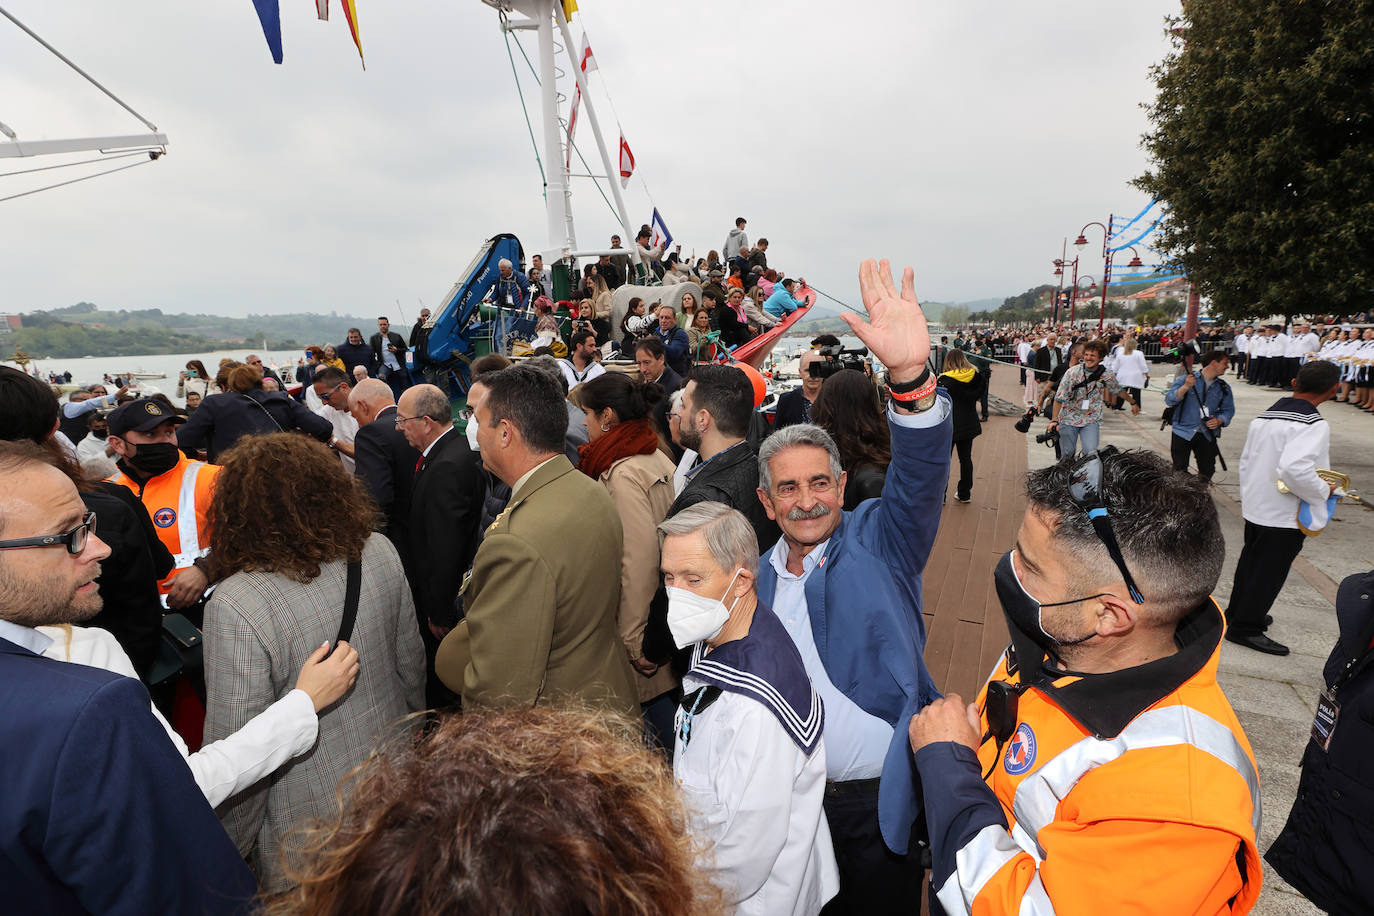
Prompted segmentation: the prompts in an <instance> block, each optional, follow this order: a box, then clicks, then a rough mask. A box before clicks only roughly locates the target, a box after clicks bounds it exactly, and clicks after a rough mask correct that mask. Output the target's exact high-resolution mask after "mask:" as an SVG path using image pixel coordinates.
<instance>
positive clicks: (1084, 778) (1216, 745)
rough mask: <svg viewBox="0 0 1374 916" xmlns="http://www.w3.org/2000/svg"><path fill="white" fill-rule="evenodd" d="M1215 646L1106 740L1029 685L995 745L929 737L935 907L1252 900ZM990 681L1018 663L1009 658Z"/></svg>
mask: <svg viewBox="0 0 1374 916" xmlns="http://www.w3.org/2000/svg"><path fill="white" fill-rule="evenodd" d="M1216 613H1217V614H1218V615H1219V613H1220V612H1219V611H1217V612H1216ZM1219 657H1220V652H1219V646H1217V647H1215V648H1214V649H1213V650H1212V654H1211V657H1210V658H1209V659H1208V660H1207V662H1206V664H1204V665H1203V666H1202V668H1201V670H1199V671H1197V672H1196V673H1195V674H1194V675H1193V676H1192V677H1190V678H1188V679H1187V680H1186V681H1184V682H1183V683H1182V684H1181V685H1180V686H1178V687H1177V688H1176V689H1175V690H1173V691H1172V692H1171V693H1169V694H1168V695H1167V696H1165V697H1164V698H1163V699H1161V700H1159V701H1158V702H1156V703H1154V704H1152V705H1151V706H1149V707H1148V708H1147V709H1145V710H1143V711H1142V712H1140V713H1139V714H1138V715H1136V716H1135V717H1134V718H1133V719H1131V720H1130V722H1129V723H1128V724H1127V725H1126V726H1125V728H1124V729H1122V730H1121V731H1120V732H1119V733H1118V734H1116V735H1115V736H1114V737H1111V738H1099V737H1096V736H1094V735H1093V734H1092V733H1091V732H1090V731H1089V730H1088V729H1086V728H1085V727H1083V726H1082V725H1081V724H1079V723H1078V722H1077V721H1076V720H1075V719H1074V718H1072V717H1071V716H1070V715H1069V714H1068V713H1067V712H1065V710H1064V709H1063V708H1061V707H1060V706H1059V705H1056V704H1055V703H1053V702H1051V700H1050V699H1049V698H1048V697H1047V696H1046V695H1045V694H1044V693H1042V692H1041V691H1040V690H1039V689H1028V690H1025V691H1024V692H1022V693H1021V695H1020V700H1019V711H1018V717H1017V727H1016V731H1015V733H1014V734H1013V735H1012V737H1011V738H1010V739H1009V740H1008V741H1007V742H1006V744H1005V745H1004V746H1003V747H1002V748H1001V749H1000V751H999V749H998V748H997V746H996V743H995V742H994V741H992V740H988V741H985V742H984V743H983V746H982V748H981V749H980V751H979V753H978V755H977V756H976V757H975V755H974V753H973V752H972V751H971V750H970V749H969V748H967V747H964V746H962V745H957V744H954V743H952V742H944V743H941V744H934V745H930V746H928V747H925V748H922V750H921V752H920V753H919V754H917V755H916V763H917V766H918V769H919V770H920V773H921V777H922V782H923V785H924V789H925V799H926V812H927V820H928V823H929V828H930V834H931V844H932V851H933V859H934V863H933V868H932V872H931V884H932V885H933V886H934V887H935V888H936V889H937V891H936V896H937V898H938V900H939V903H940V905H941V907H942V908H943V909H944V912H945V913H947V914H989V916H990V914H1001V913H1018V912H1019V913H1022V914H1026V913H1060V914H1064V913H1126V912H1130V913H1160V914H1174V913H1207V914H1214V913H1215V914H1221V913H1245V912H1248V911H1249V909H1250V908H1251V907H1252V906H1253V905H1254V903H1255V901H1256V900H1257V899H1258V897H1259V892H1260V883H1261V869H1260V860H1259V851H1258V849H1257V848H1256V845H1255V837H1256V834H1257V832H1258V830H1259V825H1260V795H1259V779H1258V777H1257V775H1256V773H1257V770H1256V767H1255V761H1254V755H1253V754H1252V752H1251V750H1250V745H1249V742H1248V741H1247V739H1246V737H1245V733H1244V732H1243V731H1242V730H1241V727H1240V724H1239V722H1238V721H1237V719H1236V717H1235V713H1234V712H1233V711H1232V709H1231V706H1230V704H1229V703H1228V702H1227V700H1226V697H1225V695H1224V694H1223V693H1222V691H1221V688H1220V687H1219V686H1218V684H1217V681H1216V671H1217V663H1218V660H1219ZM1147 667H1148V666H1141V668H1140V669H1134V670H1135V671H1141V670H1143V669H1144V668H1147ZM992 679H993V680H1001V681H1006V682H1008V683H1013V684H1014V683H1017V682H1018V679H1019V674H1018V675H1010V674H1008V671H1007V662H1006V659H1005V657H1004V658H1003V660H1002V662H1001V663H999V665H998V667H997V670H996V671H995V672H994V674H993V677H992ZM1076 680H1077V678H1075V677H1066V678H1062V679H1061V680H1060V681H1057V682H1056V686H1062V684H1063V683H1068V682H1073V681H1076ZM986 694H987V688H986V687H985V688H984V689H983V691H982V693H981V694H980V696H979V707H980V708H981V709H986V706H985V705H984V700H985V698H986ZM983 728H984V729H985V730H986V728H987V723H986V720H985V721H984V724H983ZM989 768H991V769H992V772H991V775H990V777H989V779H988V781H987V782H984V781H983V779H982V774H983V773H985V772H987V771H988V770H989ZM989 787H990V791H989Z"/></svg>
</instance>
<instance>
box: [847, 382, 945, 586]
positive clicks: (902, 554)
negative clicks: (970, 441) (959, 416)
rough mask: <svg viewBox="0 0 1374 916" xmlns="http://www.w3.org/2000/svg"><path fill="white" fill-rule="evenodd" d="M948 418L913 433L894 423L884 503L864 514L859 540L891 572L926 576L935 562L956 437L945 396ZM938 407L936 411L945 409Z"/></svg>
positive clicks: (938, 395) (890, 427)
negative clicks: (933, 549)
mask: <svg viewBox="0 0 1374 916" xmlns="http://www.w3.org/2000/svg"><path fill="white" fill-rule="evenodd" d="M936 397H938V398H940V399H941V400H942V401H944V410H945V411H946V416H945V418H944V419H943V420H941V421H940V422H939V423H938V424H936V425H935V426H933V427H927V428H925V429H920V428H916V429H913V428H911V427H908V426H901V425H899V424H897V423H893V422H891V421H890V420H889V421H888V428H889V429H890V430H891V431H892V463H891V464H889V465H888V468H887V479H886V480H884V481H883V495H882V499H880V500H878V502H877V503H876V504H875V508H874V509H872V510H869V511H868V512H866V513H865V512H863V511H862V510H860V511H859V512H856V516H858V517H860V518H861V519H862V521H861V523H860V525H861V527H860V534H859V538H860V540H861V541H862V543H863V544H864V546H866V547H868V548H869V549H870V550H872V551H873V552H875V553H877V554H878V555H879V556H881V557H882V558H883V559H884V560H885V561H886V562H887V564H888V565H889V566H893V567H896V568H898V569H901V570H904V571H906V572H907V573H909V574H911V575H912V576H917V575H920V573H921V571H922V570H924V569H925V566H926V561H927V560H929V559H930V549H931V547H933V546H934V544H935V534H936V532H937V531H939V529H940V501H941V500H942V499H944V496H945V486H946V484H947V483H948V482H949V452H950V443H951V442H952V441H953V436H954V423H953V421H952V419H951V416H952V412H953V403H952V402H951V401H950V398H949V393H948V392H946V391H944V390H940V391H939V392H938V393H937V394H936ZM940 408H941V405H939V404H937V405H936V406H935V407H932V408H931V409H932V410H937V409H940Z"/></svg>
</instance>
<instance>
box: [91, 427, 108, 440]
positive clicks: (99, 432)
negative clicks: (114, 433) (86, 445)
mask: <svg viewBox="0 0 1374 916" xmlns="http://www.w3.org/2000/svg"><path fill="white" fill-rule="evenodd" d="M91 435H92V436H95V437H96V438H97V439H104V438H106V437H107V436H109V435H110V431H109V430H108V429H93V430H91Z"/></svg>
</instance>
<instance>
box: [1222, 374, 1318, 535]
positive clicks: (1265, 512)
mask: <svg viewBox="0 0 1374 916" xmlns="http://www.w3.org/2000/svg"><path fill="white" fill-rule="evenodd" d="M1330 448H1331V426H1330V424H1328V423H1327V422H1326V418H1324V417H1323V416H1322V415H1321V413H1319V412H1318V411H1317V408H1316V407H1314V406H1313V405H1312V403H1311V402H1310V401H1305V400H1303V399H1301V398H1280V399H1279V400H1278V401H1276V402H1274V405H1273V406H1272V407H1270V408H1269V409H1268V410H1266V411H1264V412H1263V413H1261V414H1259V415H1258V416H1256V417H1255V419H1254V420H1252V421H1251V423H1250V429H1249V431H1248V432H1247V434H1246V437H1245V450H1244V451H1243V452H1242V453H1241V456H1240V499H1241V514H1242V515H1243V516H1244V517H1245V518H1246V520H1248V521H1251V522H1254V523H1255V524H1256V525H1264V526H1265V527H1268V528H1297V527H1298V509H1299V506H1300V504H1301V503H1307V505H1308V506H1309V507H1310V509H1311V514H1312V518H1311V524H1310V525H1309V527H1310V528H1311V529H1313V530H1319V529H1321V528H1323V527H1325V525H1326V522H1327V520H1328V518H1329V517H1330V511H1329V508H1328V505H1327V500H1328V496H1329V488H1328V486H1327V484H1326V481H1324V480H1322V478H1321V477H1319V476H1317V471H1316V469H1317V468H1329V467H1331V458H1330ZM1279 480H1282V481H1283V483H1284V486H1286V487H1287V488H1288V491H1289V492H1287V493H1281V492H1279V489H1278V486H1277V481H1279Z"/></svg>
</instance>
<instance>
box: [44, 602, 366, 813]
mask: <svg viewBox="0 0 1374 916" xmlns="http://www.w3.org/2000/svg"><path fill="white" fill-rule="evenodd" d="M37 629H38V630H39V632H41V633H43V634H44V635H45V636H48V637H50V638H51V639H52V644H51V645H50V646H48V648H47V649H45V650H44V651H43V655H44V656H46V657H48V658H51V659H55V660H56V661H60V662H72V663H74V664H78V665H87V666H89V667H91V668H103V669H104V670H106V671H113V672H114V673H115V674H122V675H124V676H126V677H131V678H134V679H135V680H137V679H138V672H136V671H135V670H134V665H133V662H131V661H129V656H127V655H125V654H124V650H123V649H122V648H120V646H119V643H117V642H115V638H114V637H113V636H111V635H110V634H109V633H108V632H107V631H105V630H102V629H100V628H99V627H77V626H72V625H70V624H63V625H61V626H51V627H38V628H37ZM328 650H329V646H328V644H326V645H322V646H320V647H319V648H318V649H316V650H315V651H314V652H313V653H312V654H311V656H310V658H309V660H308V661H306V663H305V664H304V665H303V666H302V667H301V671H300V674H299V675H297V677H296V687H295V689H294V690H292V691H291V692H290V693H288V694H286V696H284V697H282V698H281V699H280V700H278V701H277V702H275V703H273V704H272V705H271V706H269V707H267V708H266V709H264V710H263V711H262V712H260V713H259V714H258V715H256V716H255V717H253V718H252V719H250V720H249V721H248V723H247V724H246V725H244V726H243V728H241V729H239V730H238V731H236V732H234V733H233V734H232V735H229V736H228V737H226V738H224V739H222V740H220V741H213V742H211V743H210V744H207V745H205V746H204V747H202V748H201V749H200V750H198V751H196V752H195V753H191V752H190V751H189V750H188V749H187V747H186V742H185V741H183V740H181V736H180V735H178V734H177V733H176V732H175V731H173V730H172V726H171V725H169V724H168V723H167V720H166V719H164V718H163V717H162V713H160V712H158V710H157V707H156V706H153V707H152V710H153V715H154V716H156V717H157V721H158V722H159V723H160V724H161V725H162V727H163V728H164V729H166V730H167V737H169V738H171V739H172V744H173V745H175V746H176V749H177V750H178V751H180V752H181V756H182V757H185V758H186V765H187V766H189V767H190V768H191V776H192V778H194V779H195V781H196V785H197V786H199V787H200V790H201V791H202V792H204V793H205V798H206V800H207V801H209V802H210V807H212V808H213V807H216V806H217V805H219V804H220V802H222V801H224V800H225V799H227V798H229V797H230V796H232V795H234V794H235V793H237V792H241V791H242V790H244V789H246V788H248V787H249V786H251V785H253V783H255V782H257V781H258V780H260V779H262V778H263V777H264V776H266V775H268V774H269V773H272V772H273V771H274V770H276V769H277V768H278V767H280V766H281V765H282V764H284V763H286V762H287V761H288V760H290V759H291V758H293V757H297V756H299V755H301V754H304V753H305V752H306V751H308V750H310V748H312V747H313V746H314V745H315V736H316V732H317V730H318V727H319V719H318V717H317V714H318V713H319V711H320V710H322V709H324V708H325V707H326V706H328V705H330V704H331V703H333V702H334V701H335V700H338V699H339V698H340V697H342V696H343V695H344V694H345V693H347V692H348V690H349V688H350V687H352V686H353V682H354V680H355V679H356V678H357V676H358V652H357V650H355V649H354V648H352V647H351V646H349V644H348V643H346V642H341V643H339V651H337V652H335V653H333V654H332V655H330V656H329V657H328V658H325V657H324V655H325V653H326V652H327V651H328Z"/></svg>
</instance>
